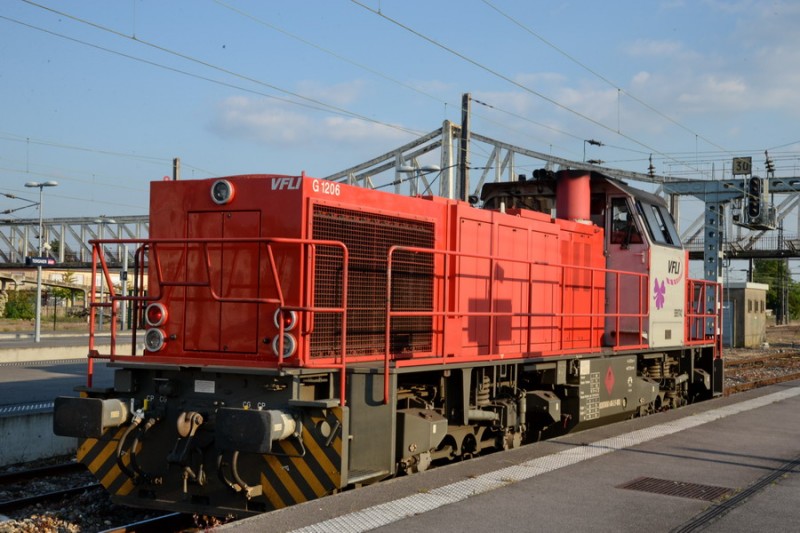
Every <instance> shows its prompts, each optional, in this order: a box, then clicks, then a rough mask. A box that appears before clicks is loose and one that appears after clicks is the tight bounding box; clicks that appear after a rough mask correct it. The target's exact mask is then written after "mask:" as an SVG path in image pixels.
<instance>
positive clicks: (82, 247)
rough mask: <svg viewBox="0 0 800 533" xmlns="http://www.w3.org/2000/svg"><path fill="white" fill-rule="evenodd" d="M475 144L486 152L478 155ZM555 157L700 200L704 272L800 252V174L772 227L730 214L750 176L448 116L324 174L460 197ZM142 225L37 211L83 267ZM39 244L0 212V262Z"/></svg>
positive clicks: (782, 182)
mask: <svg viewBox="0 0 800 533" xmlns="http://www.w3.org/2000/svg"><path fill="white" fill-rule="evenodd" d="M479 153H480V154H482V155H480V156H478V155H476V154H479ZM457 159H458V162H457V161H456V160H457ZM431 162H433V163H435V164H430V163H431ZM557 167H558V168H571V169H583V170H588V171H595V172H600V173H602V174H605V175H608V176H611V177H615V178H619V179H622V180H625V181H635V182H643V183H649V184H652V188H653V189H654V191H653V192H655V193H656V194H660V195H662V196H665V197H666V198H667V199H668V203H669V205H670V209H671V211H672V214H673V217H674V218H675V219H676V220H679V216H678V215H679V212H680V209H681V202H680V199H681V198H685V197H687V196H692V197H694V198H696V199H700V200H701V201H703V203H704V206H705V208H704V213H701V214H700V216H699V217H698V218H697V219H696V220H695V221H694V222H693V223H692V224H690V225H689V226H688V227H687V228H682V232H681V233H682V234H681V238H682V240H683V242H684V243H685V244H686V247H687V248H688V249H689V251H690V256H691V257H692V258H693V259H701V258H702V259H703V260H704V263H705V276H704V277H705V278H706V279H713V280H716V279H717V278H718V277H719V275H720V274H719V272H720V271H721V264H722V263H721V262H720V261H721V258H724V259H751V258H800V238H798V236H797V235H796V234H789V233H784V231H783V229H782V228H783V227H784V221H785V220H786V221H787V222H789V221H792V225H794V224H796V223H795V222H794V220H797V221H798V222H800V194H798V193H799V192H800V178H775V177H773V176H770V177H768V178H764V180H766V181H767V182H768V183H767V185H768V187H769V191H770V194H771V195H772V198H774V201H775V204H776V205H774V206H772V205H770V209H771V210H772V211H771V212H772V213H773V215H774V222H775V224H774V226H775V227H776V228H777V231H770V230H765V229H762V230H753V229H745V228H743V227H742V226H738V225H734V223H733V221H734V220H735V219H736V217H737V216H738V215H737V214H738V213H741V212H742V211H743V210H744V209H745V208H746V205H747V204H746V200H747V191H746V190H745V188H746V183H747V179H746V178H744V179H743V178H737V179H726V180H688V179H682V178H675V177H670V176H660V175H656V174H654V173H653V172H652V171H650V172H647V173H644V172H642V173H639V172H631V171H624V170H618V169H613V168H608V167H603V166H599V165H596V164H591V163H589V162H578V161H571V160H568V159H563V158H559V157H556V156H553V155H550V154H545V153H542V152H536V151H533V150H528V149H526V148H522V147H519V146H513V145H510V144H508V143H505V142H502V141H498V140H495V139H491V138H489V137H485V136H483V135H480V134H478V133H474V132H471V133H470V134H469V136H468V141H464V140H463V135H462V131H461V127H460V126H457V125H455V124H453V123H451V122H449V121H445V122H444V124H443V125H442V127H441V128H439V129H436V130H434V131H432V132H431V133H429V134H427V135H424V136H422V137H420V138H418V139H416V140H415V141H412V142H410V143H407V144H405V145H403V146H401V147H398V148H397V149H395V150H392V151H390V152H387V153H385V154H383V155H380V156H378V157H376V158H374V159H371V160H369V161H366V162H364V163H361V164H359V165H356V166H354V167H351V168H349V169H346V170H342V171H341V172H337V173H335V174H332V175H330V176H327V177H326V179H329V180H333V181H337V182H341V183H348V184H351V185H355V186H361V187H369V188H378V189H386V190H390V191H393V192H395V193H397V194H407V195H416V194H423V195H425V194H433V195H438V196H443V197H447V198H465V199H466V198H467V197H468V196H469V195H476V196H479V195H480V190H481V187H482V186H483V184H484V183H487V182H499V181H515V180H517V179H519V175H520V174H527V175H528V176H529V177H530V176H531V175H532V173H533V170H534V169H539V168H547V169H550V170H553V169H555V168H557ZM265 171H269V169H265ZM792 215H793V216H792ZM797 226H798V227H800V223H797ZM148 230H149V228H148V217H147V216H146V215H141V216H138V215H136V216H108V217H101V218H97V217H86V218H51V219H45V220H43V232H42V233H43V234H42V237H43V242H44V243H46V246H45V248H47V246H49V247H50V248H49V250H47V254H46V255H48V256H49V257H52V258H53V259H55V261H56V263H57V266H58V267H59V268H61V269H71V270H84V269H90V268H91V260H92V248H91V245H90V244H89V242H90V241H92V240H103V239H146V238H147V237H148V234H149V231H148ZM38 250H39V219H38V218H36V219H33V218H31V219H14V220H5V221H0V269H3V270H8V269H19V268H22V267H24V266H25V258H26V257H30V256H32V255H34V256H35V255H37V254H38ZM105 253H106V258H107V261H108V263H109V265H110V266H111V267H116V268H119V267H121V265H122V264H123V263H124V261H123V257H124V256H125V254H127V255H128V260H129V263H130V264H131V265H132V264H133V259H134V255H133V254H134V250H133V249H129V248H127V247H124V246H122V245H108V246H107V247H106V248H105Z"/></svg>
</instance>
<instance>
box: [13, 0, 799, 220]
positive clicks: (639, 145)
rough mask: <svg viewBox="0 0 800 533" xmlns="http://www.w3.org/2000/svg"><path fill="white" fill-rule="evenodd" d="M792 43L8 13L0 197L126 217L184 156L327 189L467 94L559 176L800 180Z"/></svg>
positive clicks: (785, 30) (723, 22) (309, 10)
mask: <svg viewBox="0 0 800 533" xmlns="http://www.w3.org/2000/svg"><path fill="white" fill-rule="evenodd" d="M401 25H404V26H405V27H406V28H407V29H406V28H403V27H401ZM798 27H800V3H797V2H792V1H785V2H781V1H775V2H772V1H769V2H768V1H760V2H757V1H721V0H709V1H703V0H697V1H689V0H686V1H680V0H665V1H641V0H637V1H633V0H630V1H629V0H618V1H606V2H597V1H588V0H586V1H574V0H573V1H560V2H535V1H522V0H487V1H483V0H459V1H455V0H452V1H446V0H442V1H432V0H359V1H358V2H353V1H349V0H306V1H304V2H275V1H255V0H224V1H223V0H220V1H214V0H194V1H163V0H125V1H108V0H74V1H71V2H64V1H55V0H37V1H23V0H2V3H0V116H2V120H0V193H11V194H17V195H19V196H26V197H29V198H33V199H35V197H36V194H35V192H33V191H32V190H31V189H25V188H24V187H23V184H24V183H25V182H27V181H44V180H56V181H58V182H59V187H58V188H55V189H48V190H47V191H46V198H47V199H46V205H45V214H46V216H48V217H51V216H98V215H102V214H105V215H109V216H115V215H116V216H120V215H133V214H145V213H146V212H147V202H148V183H149V182H150V181H153V180H159V179H161V178H162V177H163V176H165V175H169V174H171V168H172V162H171V161H172V158H173V157H176V156H177V157H180V158H181V161H182V165H183V178H184V179H189V178H192V177H194V178H206V177H211V176H225V175H233V174H242V173H286V174H299V173H300V172H301V171H303V170H305V171H306V172H307V173H308V174H310V175H314V176H326V175H328V174H331V173H333V172H336V171H338V170H341V169H344V168H347V167H349V166H352V165H355V164H358V163H360V162H362V161H365V160H367V159H370V158H372V157H374V156H376V155H379V154H382V153H384V152H386V151H389V150H391V149H393V148H395V147H398V146H400V145H401V144H403V143H405V142H408V141H410V140H412V139H413V138H414V137H416V136H419V135H421V134H424V133H427V132H429V131H432V130H434V129H436V128H438V127H440V126H441V124H442V121H443V120H445V119H449V120H451V121H454V122H456V123H457V122H459V121H460V101H461V94H462V93H465V92H469V93H471V94H472V96H473V98H475V99H476V100H479V101H481V102H485V103H487V104H490V105H491V106H493V107H491V108H490V107H487V106H484V105H481V104H473V113H474V115H473V122H472V127H473V130H474V131H477V132H479V133H482V134H484V135H487V136H490V137H493V138H495V139H499V140H503V141H506V142H509V143H512V144H516V145H519V146H523V147H526V148H530V149H532V150H536V151H541V152H548V153H553V154H554V155H558V156H560V157H565V158H568V159H575V160H580V159H581V158H582V157H583V149H584V143H583V140H585V139H598V140H601V141H602V142H603V143H604V144H605V146H603V147H599V148H598V147H593V146H589V147H588V151H589V153H588V155H587V157H589V158H599V159H602V160H604V161H605V165H606V166H610V167H615V168H622V169H628V170H636V171H641V172H646V170H647V165H648V157H649V156H650V154H651V153H652V154H653V161H654V164H655V166H656V171H657V172H658V173H660V174H673V175H678V176H682V177H690V178H710V177H711V170H712V168H713V169H714V170H715V171H716V173H717V174H716V177H721V176H722V171H723V168H727V169H729V168H730V160H731V158H732V157H734V156H753V161H754V166H755V167H756V168H757V169H761V168H763V160H764V156H763V153H764V150H765V149H769V150H770V154H771V155H772V156H773V158H774V159H775V162H776V165H777V173H776V175H779V176H789V175H798V171H800V169H798V166H800V129H798V127H797V126H796V124H797V121H798V118H799V117H798V115H800V92H799V91H798V90H797V88H798V87H800V83H798V82H799V81H800V80H798V78H800V68H798V67H800V31H797V28H798ZM409 30H413V32H412V31H409ZM414 32H416V33H414ZM426 38H427V39H426ZM430 40H434V41H436V42H437V43H439V44H440V45H441V46H437V45H435V44H432V43H431V42H430ZM19 205H21V204H20V202H19V201H18V200H10V199H8V198H5V197H2V196H0V211H2V210H5V209H13V208H15V207H18V206H19ZM14 215H15V216H18V217H31V218H32V217H36V216H38V213H37V212H36V210H35V208H29V209H23V210H20V211H17V212H16V213H14Z"/></svg>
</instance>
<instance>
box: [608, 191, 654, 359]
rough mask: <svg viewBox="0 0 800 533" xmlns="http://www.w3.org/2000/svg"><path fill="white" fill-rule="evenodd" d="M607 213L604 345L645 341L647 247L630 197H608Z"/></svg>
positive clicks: (648, 252)
mask: <svg viewBox="0 0 800 533" xmlns="http://www.w3.org/2000/svg"><path fill="white" fill-rule="evenodd" d="M607 213H608V216H606V221H605V222H606V255H607V260H606V265H607V268H608V269H609V271H610V272H609V273H608V274H607V275H606V313H607V315H608V316H607V317H606V328H605V331H606V344H608V345H611V346H631V345H639V344H647V343H648V330H649V323H648V319H647V312H648V300H647V296H646V295H647V294H648V290H647V285H648V284H649V282H648V276H647V274H648V273H649V266H650V265H649V262H650V261H649V260H650V246H649V244H648V242H647V240H646V239H645V238H644V228H643V227H642V221H641V217H639V216H637V204H636V202H635V200H634V199H633V198H631V197H630V196H610V197H609V199H608V207H607Z"/></svg>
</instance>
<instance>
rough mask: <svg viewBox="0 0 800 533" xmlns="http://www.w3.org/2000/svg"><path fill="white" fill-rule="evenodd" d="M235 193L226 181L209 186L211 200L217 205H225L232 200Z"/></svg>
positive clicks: (218, 181) (219, 181)
mask: <svg viewBox="0 0 800 533" xmlns="http://www.w3.org/2000/svg"><path fill="white" fill-rule="evenodd" d="M234 193H235V191H234V190H233V185H232V184H231V182H229V181H228V180H217V181H215V182H214V184H213V185H212V186H211V199H212V200H214V203H215V204H217V205H225V204H228V203H230V202H231V201H232V200H233V196H234Z"/></svg>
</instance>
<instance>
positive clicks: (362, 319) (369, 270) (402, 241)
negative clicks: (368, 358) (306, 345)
mask: <svg viewBox="0 0 800 533" xmlns="http://www.w3.org/2000/svg"><path fill="white" fill-rule="evenodd" d="M312 237H313V238H314V239H324V240H336V241H341V242H343V243H344V244H345V246H347V249H348V250H349V252H350V265H349V280H348V301H347V310H348V314H347V353H348V355H372V354H378V353H383V352H384V343H385V336H386V334H385V329H386V279H387V278H386V269H387V256H388V252H389V248H390V247H391V246H394V245H401V246H415V247H420V248H433V244H434V225H433V224H432V223H428V222H419V221H412V220H406V219H402V218H397V217H390V216H385V215H378V214H373V213H364V212H360V211H353V210H348V209H341V208H336V207H330V206H320V205H317V206H314V214H313V230H312ZM314 270H315V283H314V300H315V306H318V307H338V306H340V305H341V298H342V287H341V282H342V254H341V250H340V249H338V248H333V247H318V250H317V259H316V265H315V269H314ZM392 310H393V311H432V310H433V257H432V255H431V254H414V253H410V252H395V254H394V256H393V260H392ZM341 329H342V328H341V316H340V315H339V314H332V313H317V314H316V316H315V317H314V331H313V333H312V335H311V356H312V357H324V356H335V355H337V354H339V353H340V351H341V344H340V343H341ZM431 330H432V318H431V317H397V318H393V319H392V324H391V335H390V348H391V351H392V353H395V354H398V353H411V352H429V351H431V349H432V346H431V343H432V331H431Z"/></svg>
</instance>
